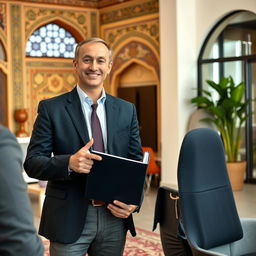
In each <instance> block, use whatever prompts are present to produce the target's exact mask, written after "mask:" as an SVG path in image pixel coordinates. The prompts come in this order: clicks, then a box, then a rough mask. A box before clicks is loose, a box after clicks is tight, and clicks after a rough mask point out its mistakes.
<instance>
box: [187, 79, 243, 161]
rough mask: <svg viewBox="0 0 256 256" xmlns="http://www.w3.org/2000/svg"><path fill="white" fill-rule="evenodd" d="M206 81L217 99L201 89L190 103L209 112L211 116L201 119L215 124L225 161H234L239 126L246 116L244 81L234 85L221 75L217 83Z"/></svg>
mask: <svg viewBox="0 0 256 256" xmlns="http://www.w3.org/2000/svg"><path fill="white" fill-rule="evenodd" d="M207 83H208V85H209V86H210V87H211V88H212V89H213V92H214V91H215V92H217V99H216V100H215V99H214V97H213V93H212V92H210V91H207V90H202V96H197V97H194V98H192V99H191V103H193V104H195V105H196V106H198V107H199V108H203V109H205V110H206V111H207V112H209V113H210V115H211V117H210V118H205V119H203V120H204V121H208V122H212V123H214V124H215V125H216V127H217V129H218V130H219V132H220V133H221V136H222V139H223V143H224V147H225V151H226V155H227V161H228V162H236V161H238V153H239V148H240V143H241V127H242V125H243V124H244V122H245V120H246V119H247V117H248V115H247V114H246V108H247V105H248V101H245V100H244V94H245V83H244V82H241V83H240V84H238V85H235V84H234V81H233V79H232V77H231V76H229V77H223V78H222V79H221V80H220V82H219V84H217V83H215V82H213V81H210V80H207ZM215 94H216V93H215Z"/></svg>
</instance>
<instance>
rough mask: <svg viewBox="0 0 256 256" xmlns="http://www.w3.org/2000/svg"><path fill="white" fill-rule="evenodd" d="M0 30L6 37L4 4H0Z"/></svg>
mask: <svg viewBox="0 0 256 256" xmlns="http://www.w3.org/2000/svg"><path fill="white" fill-rule="evenodd" d="M0 29H2V30H3V31H4V34H5V35H6V4H5V3H0Z"/></svg>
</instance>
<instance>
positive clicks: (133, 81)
mask: <svg viewBox="0 0 256 256" xmlns="http://www.w3.org/2000/svg"><path fill="white" fill-rule="evenodd" d="M156 84H157V81H156V80H155V77H154V75H153V74H152V72H150V70H148V69H146V68H145V67H144V66H142V65H140V64H137V63H135V62H133V63H132V64H130V65H129V66H128V67H127V68H126V69H125V70H123V72H122V73H121V74H120V77H119V88H118V91H117V95H118V97H120V98H122V99H125V100H127V101H130V102H132V103H134V104H135V106H136V109H137V115H138V120H139V125H140V133H141V140H142V145H143V146H147V147H152V148H153V150H154V151H157V85H156Z"/></svg>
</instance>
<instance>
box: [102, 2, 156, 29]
mask: <svg viewBox="0 0 256 256" xmlns="http://www.w3.org/2000/svg"><path fill="white" fill-rule="evenodd" d="M158 10H159V3H158V0H150V1H140V2H137V3H136V4H132V5H130V6H125V7H123V6H122V7H119V8H118V7H117V8H114V9H113V10H111V11H109V9H107V10H105V11H102V12H101V14H100V24H101V25H105V24H109V23H113V22H117V21H123V20H128V19H131V18H135V17H141V16H145V15H148V14H152V13H158Z"/></svg>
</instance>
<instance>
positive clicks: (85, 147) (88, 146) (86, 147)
mask: <svg viewBox="0 0 256 256" xmlns="http://www.w3.org/2000/svg"><path fill="white" fill-rule="evenodd" d="M92 144H93V138H91V139H90V141H89V142H88V143H87V144H86V145H85V146H84V147H83V150H84V151H88V150H89V148H90V147H91V146H92Z"/></svg>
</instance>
